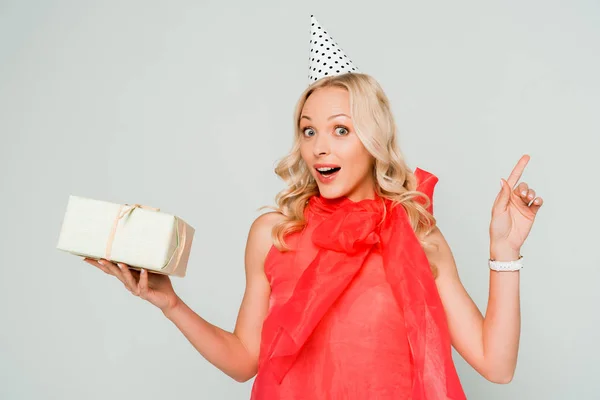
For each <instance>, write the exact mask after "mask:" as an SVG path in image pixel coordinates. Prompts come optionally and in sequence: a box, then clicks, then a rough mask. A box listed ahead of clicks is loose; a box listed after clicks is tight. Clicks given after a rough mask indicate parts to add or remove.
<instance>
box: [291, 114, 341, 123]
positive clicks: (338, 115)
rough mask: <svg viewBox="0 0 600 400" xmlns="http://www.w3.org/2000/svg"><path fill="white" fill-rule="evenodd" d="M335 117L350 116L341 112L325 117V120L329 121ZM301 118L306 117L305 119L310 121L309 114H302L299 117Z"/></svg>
mask: <svg viewBox="0 0 600 400" xmlns="http://www.w3.org/2000/svg"><path fill="white" fill-rule="evenodd" d="M336 117H346V118H348V119H350V117H349V116H348V115H346V114H344V113H342V114H335V115H332V116H331V117H329V118H327V120H328V121H329V120H330V119H334V118H336ZM302 118H306V119H307V120H309V121H311V119H310V117H309V116H306V115H303V116H301V117H300V119H302Z"/></svg>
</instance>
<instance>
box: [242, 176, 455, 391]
mask: <svg viewBox="0 0 600 400" xmlns="http://www.w3.org/2000/svg"><path fill="white" fill-rule="evenodd" d="M415 174H416V175H417V177H418V178H420V179H419V181H420V182H421V184H420V185H419V190H420V191H423V192H425V193H427V194H428V195H429V196H430V198H432V194H433V187H434V185H435V183H436V182H437V177H435V176H434V175H431V174H429V173H426V172H425V171H423V170H420V169H417V170H416V171H415ZM424 178H425V179H424ZM426 178H433V179H429V180H427V179H426ZM425 181H427V184H422V183H423V182H425ZM381 204H386V206H389V204H390V203H389V202H388V203H383V201H382V199H375V200H363V201H361V202H358V203H354V202H352V201H351V200H349V199H347V198H342V199H335V200H328V199H324V198H322V197H320V196H315V197H313V198H311V199H310V201H309V204H308V205H307V207H306V210H305V217H306V220H307V225H306V227H305V228H304V229H303V230H302V231H301V232H296V233H294V234H291V235H288V236H287V237H286V242H287V243H288V244H289V245H290V247H291V248H292V249H294V250H293V251H289V252H284V253H282V252H280V251H278V250H277V249H276V248H275V247H272V248H271V250H270V251H269V253H268V255H267V257H266V260H265V265H264V268H265V274H266V276H267V278H268V280H269V282H270V285H271V296H270V303H269V312H268V315H267V317H266V319H265V322H264V324H263V329H262V339H261V349H260V356H259V368H258V374H257V376H256V378H255V381H254V385H253V387H252V400H263V399H265V400H277V399H281V400H291V399H382V400H385V399H395V400H398V399H414V400H416V399H464V398H465V397H464V393H463V392H462V388H461V387H460V382H459V381H458V376H457V375H456V372H455V370H454V365H453V364H452V362H451V357H449V354H450V343H449V336H448V331H447V326H445V325H444V324H445V319H444V318H445V317H443V315H442V314H443V310H442V311H441V313H442V314H440V309H441V302H440V299H439V295H438V294H437V290H436V289H435V283H434V281H433V277H432V276H431V273H430V272H429V270H428V271H421V272H420V273H421V275H420V276H421V277H423V276H424V277H426V278H425V284H424V283H423V282H420V281H417V280H418V279H421V280H423V278H415V280H413V281H412V286H411V288H409V287H408V286H403V285H406V284H409V285H410V284H411V283H410V282H411V281H410V279H408V278H406V279H405V278H402V277H399V275H398V274H399V273H401V272H402V271H403V269H402V268H394V269H386V265H385V264H386V263H385V262H384V260H386V259H390V258H391V259H393V260H396V259H397V261H398V262H399V263H402V260H403V259H404V258H402V257H400V256H399V254H400V253H398V250H397V249H396V250H394V249H390V250H388V249H387V248H386V243H387V242H390V243H391V239H390V238H391V237H392V236H391V235H395V236H394V237H396V238H397V237H398V235H400V236H402V235H403V239H402V243H404V245H405V246H406V247H410V249H409V250H410V251H409V252H407V251H406V250H407V249H403V253H402V254H408V256H409V257H410V259H415V258H416V259H419V260H420V263H419V264H411V263H406V264H407V266H408V264H411V265H410V267H409V268H413V269H418V268H420V269H421V270H422V269H423V268H427V269H429V268H430V267H429V264H428V263H427V264H424V263H423V260H426V258H423V257H424V252H422V249H421V248H420V247H419V249H418V250H415V249H416V248H415V247H414V246H415V243H416V246H420V245H418V242H415V241H414V240H415V239H416V237H415V236H414V232H413V233H412V240H409V239H408V238H411V236H410V233H408V234H407V231H406V229H411V228H410V227H408V228H407V226H408V225H407V224H406V223H405V224H401V223H400V222H401V221H402V220H398V221H392V219H391V218H388V220H389V221H390V222H389V224H388V225H387V227H386V226H385V225H384V226H383V227H381V226H380V225H379V224H378V223H379V222H380V221H381V219H382V218H381V217H382V215H383V214H382V210H384V209H385V210H387V211H386V212H388V213H390V210H389V209H388V208H387V207H386V206H384V207H383V208H382V207H381V206H380V205H381ZM357 207H358V208H357ZM399 207H401V206H399ZM429 210H430V211H432V210H433V209H432V207H430V209H429ZM396 214H399V215H404V219H403V220H404V221H407V219H406V214H405V213H404V214H403V213H402V211H398V212H396ZM390 215H391V213H390ZM402 226H403V227H404V229H400V227H402ZM411 232H412V229H411ZM396 244H397V242H396ZM390 247H392V246H390ZM394 247H397V246H394ZM386 251H387V253H386ZM390 254H391V255H390ZM386 257H389V258H386ZM407 260H408V259H407ZM388 264H389V263H388ZM392 271H395V272H392ZM402 273H404V274H405V275H406V274H407V273H406V271H403V272H402ZM415 276H416V275H415ZM427 276H429V277H427ZM415 283H416V284H417V285H416V286H418V288H417V289H415V288H414V286H415V285H414V284H415ZM432 285H433V286H432ZM399 291H403V293H404V294H402V295H400V294H399V293H398V292H399ZM426 291H428V292H429V293H427V296H426V297H425V296H424V295H423V294H422V293H423V292H426ZM432 291H435V293H433V292H432ZM411 292H412V293H416V295H410V293H411ZM410 296H412V297H410ZM421 299H423V300H422V301H421ZM424 303H427V304H429V303H431V304H433V308H432V309H434V308H435V307H437V311H434V312H437V313H438V315H437V320H436V321H434V319H433V317H429V314H428V313H427V312H425V313H423V311H428V308H427V307H428V306H424V305H423V304H424ZM415 304H417V306H416V307H415ZM415 310H417V311H416V312H415ZM405 313H406V315H407V316H408V318H407V319H405ZM432 330H433V331H435V332H434V334H433V335H430V332H429V331H432ZM409 333H410V335H409ZM440 333H441V335H440ZM430 339H431V340H430ZM411 340H412V341H413V345H412V346H413V347H414V349H415V350H414V351H415V352H416V354H413V351H411ZM415 360H416V362H417V368H415ZM448 360H450V361H448ZM434 364H435V365H434ZM450 364H451V365H450ZM432 365H433V366H432Z"/></svg>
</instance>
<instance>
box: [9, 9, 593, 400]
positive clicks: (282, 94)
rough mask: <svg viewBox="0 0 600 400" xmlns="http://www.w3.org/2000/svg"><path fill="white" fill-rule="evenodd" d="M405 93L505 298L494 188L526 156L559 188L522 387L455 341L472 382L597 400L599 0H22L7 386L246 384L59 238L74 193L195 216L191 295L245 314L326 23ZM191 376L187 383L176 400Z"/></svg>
mask: <svg viewBox="0 0 600 400" xmlns="http://www.w3.org/2000/svg"><path fill="white" fill-rule="evenodd" d="M311 13H314V14H315V15H316V17H317V18H318V19H319V20H320V22H321V23H322V24H323V26H324V27H325V29H327V30H328V32H329V33H330V34H331V35H332V36H333V37H334V39H335V40H336V41H337V42H338V43H339V44H340V45H341V47H342V48H343V49H344V50H345V51H346V53H347V54H348V56H349V57H350V58H351V59H352V60H353V61H354V62H355V63H356V64H357V66H358V67H359V68H360V69H361V70H362V71H364V72H368V73H370V74H372V75H373V76H374V77H376V78H377V79H378V80H379V81H380V83H381V84H382V85H383V87H384V89H385V90H386V93H387V94H388V96H389V97H390V99H391V102H392V105H393V110H394V114H395V116H396V118H397V122H398V126H399V131H400V132H399V134H400V143H401V147H402V151H403V152H404V154H405V155H406V157H407V160H408V162H409V165H410V166H411V167H412V168H415V167H417V166H418V167H421V168H423V169H426V170H428V171H430V172H433V173H435V174H436V175H437V176H438V177H439V178H440V182H439V183H438V186H437V187H436V193H435V200H434V201H435V204H436V216H437V218H438V222H439V226H440V228H441V229H442V232H443V233H444V234H445V236H446V238H447V240H448V241H449V243H450V245H451V247H452V249H453V252H454V255H455V258H456V261H457V265H458V268H459V273H460V275H461V278H462V280H463V283H464V285H465V287H466V288H467V290H468V291H469V293H470V294H471V296H472V297H473V299H474V301H475V302H476V303H477V305H478V306H479V307H480V309H481V310H482V311H485V307H486V304H487V290H488V276H489V272H488V267H487V264H486V261H487V258H488V245H489V243H488V242H489V236H488V226H489V220H490V210H491V206H492V202H493V200H494V198H495V196H496V194H497V193H498V190H499V188H500V186H499V181H500V177H507V176H508V174H509V173H510V171H511V170H512V168H513V166H514V165H515V163H516V162H517V161H518V159H519V157H520V156H521V155H522V154H529V155H531V161H530V163H529V165H528V167H527V169H526V171H525V174H524V176H523V179H522V180H523V181H525V182H527V183H528V184H530V186H531V187H533V188H534V189H535V190H536V191H537V193H538V194H539V195H540V196H542V197H543V198H544V199H545V205H544V206H543V207H542V210H541V211H540V213H539V215H538V218H537V220H536V223H535V225H534V227H533V230H532V233H531V235H530V237H529V239H528V240H527V242H526V244H525V246H524V248H523V254H524V256H525V262H526V266H525V269H524V270H523V271H522V273H521V279H522V280H521V282H522V287H521V293H522V297H521V301H522V318H523V324H522V336H521V348H520V356H519V363H518V367H517V371H516V376H515V378H514V380H513V382H512V383H511V384H509V385H496V384H493V383H490V382H488V381H486V380H485V379H483V378H482V377H480V376H479V375H478V374H477V373H476V372H475V371H474V370H472V369H471V368H470V367H469V366H468V365H467V364H466V363H465V362H464V361H463V360H462V359H461V358H460V356H459V355H458V354H457V353H455V360H456V364H457V367H458V370H459V374H460V377H461V380H462V383H463V385H464V388H465V391H466V393H467V395H468V397H469V398H470V399H593V398H599V397H600V383H599V380H598V379H597V373H598V360H599V358H600V357H599V356H600V348H599V344H598V340H597V338H598V328H599V326H600V317H599V315H600V313H598V309H597V306H598V304H599V300H600V296H599V295H598V291H597V287H598V282H599V280H600V272H599V270H600V269H599V268H598V267H600V256H599V255H598V251H597V250H598V238H599V235H598V222H600V221H599V218H598V208H597V206H596V204H597V201H598V200H597V199H598V195H599V194H600V191H599V189H598V184H597V179H598V172H599V171H600V162H599V161H598V155H597V152H598V149H599V144H600V140H599V139H598V134H599V128H600V123H599V120H598V109H599V108H600V107H599V106H600V91H599V90H600V78H599V75H598V71H600V51H599V50H600V5H599V3H598V2H597V1H592V0H590V1H570V2H567V1H563V2H559V1H508V2H507V1H502V2H500V1H498V2H478V1H465V0H459V1H454V2H444V1H430V2H408V1H396V2H392V1H389V2H381V1H369V2H357V1H344V2H342V1H337V2H333V1H332V2H318V1H304V2H275V1H272V2H268V1H251V2H247V1H236V2H233V1H221V2H217V1H171V2H166V1H162V2H159V1H137V2H135V1H104V2H100V1H96V2H91V1H6V0H2V1H0V134H1V139H2V140H1V146H0V157H1V158H0V167H1V172H0V184H1V186H0V187H1V188H2V196H1V197H0V206H1V210H2V214H1V217H2V219H1V223H0V239H1V240H0V246H1V247H0V257H1V267H0V324H1V325H0V398H2V399H106V398H118V399H125V398H129V399H131V398H140V399H141V398H144V399H165V398H172V397H173V396H174V397H176V398H178V399H244V398H248V397H249V393H250V389H251V385H252V382H253V381H250V382H247V383H244V384H240V383H236V382H235V381H233V380H232V379H230V378H229V377H227V376H226V375H224V374H223V373H222V372H220V371H219V370H217V369H216V368H214V367H213V366H212V365H210V364H209V363H208V362H207V361H205V360H204V359H203V358H202V357H201V356H200V355H199V354H198V353H196V352H195V350H194V349H193V348H192V346H191V345H190V344H189V343H188V342H187V340H186V339H185V338H184V337H183V335H181V333H180V332H179V331H178V330H177V329H176V328H175V326H174V325H172V324H171V323H170V322H169V321H168V320H166V319H165V318H164V317H163V316H162V314H161V313H160V311H158V310H157V309H155V308H154V307H153V306H151V305H149V304H148V303H145V302H144V301H142V300H140V299H138V298H135V297H133V296H132V295H130V294H129V292H127V291H126V290H125V289H124V288H123V286H122V285H121V284H120V282H118V281H117V280H116V279H115V278H112V277H109V276H106V275H104V274H103V273H102V272H100V271H99V270H96V269H94V268H93V267H91V266H89V265H88V264H85V263H83V262H82V261H81V260H80V259H79V258H77V257H75V256H70V255H68V254H66V253H63V252H60V251H58V250H56V249H55V245H56V242H57V239H58V232H59V229H60V225H61V222H62V217H63V213H64V210H65V207H66V202H67V199H68V196H69V194H76V195H81V196H87V197H93V198H98V199H103V200H108V201H114V202H118V203H142V204H146V205H150V206H153V207H160V208H161V209H162V210H164V211H167V212H171V213H174V214H176V215H179V216H181V217H182V218H184V219H185V220H186V221H188V222H189V223H190V224H192V225H193V226H194V227H195V228H196V236H195V239H194V246H193V250H192V255H191V259H190V265H189V269H188V271H189V273H188V276H187V277H186V278H184V279H178V278H174V279H173V282H174V286H175V288H176V291H177V292H178V294H179V295H180V296H181V297H182V298H183V299H184V301H185V302H187V304H189V305H190V306H191V307H192V308H193V309H194V310H195V311H196V312H198V313H199V314H200V315H201V316H203V317H204V318H206V319H207V320H209V321H210V322H212V323H214V324H216V325H218V326H220V327H222V328H224V329H228V330H232V329H233V327H234V323H235V318H236V316H237V312H238V307H239V304H240V301H241V299H242V295H243V290H244V267H243V252H244V245H245V240H246V235H247V232H248V229H249V226H250V224H251V222H252V221H253V220H254V218H256V217H257V216H258V215H259V212H258V211H257V208H258V207H260V206H262V205H265V204H272V202H273V199H274V196H275V194H276V193H277V191H279V190H280V189H281V188H282V187H283V184H282V182H280V181H279V180H278V178H277V177H276V176H275V174H274V173H273V167H274V165H275V162H276V161H277V160H278V159H279V158H280V157H282V156H283V155H284V154H286V153H287V151H288V150H289V148H290V145H291V143H292V112H293V107H294V104H295V102H296V100H297V97H298V95H299V94H300V93H301V92H302V90H303V89H304V88H305V87H306V84H307V65H308V64H307V57H308V49H309V47H308V45H309V44H308V40H309V38H308V36H309V33H308V32H309V16H310V14H311ZM175 393H176V395H174V394H175Z"/></svg>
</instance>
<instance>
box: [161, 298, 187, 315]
mask: <svg viewBox="0 0 600 400" xmlns="http://www.w3.org/2000/svg"><path fill="white" fill-rule="evenodd" d="M182 304H183V302H182V301H181V299H180V298H179V296H177V295H175V296H174V297H173V298H172V299H171V300H170V301H169V302H168V305H167V306H166V307H165V308H163V309H161V311H162V313H163V314H164V316H165V317H167V318H168V319H171V316H172V315H173V313H174V312H175V311H176V310H177V309H179V308H180V307H181V305H182Z"/></svg>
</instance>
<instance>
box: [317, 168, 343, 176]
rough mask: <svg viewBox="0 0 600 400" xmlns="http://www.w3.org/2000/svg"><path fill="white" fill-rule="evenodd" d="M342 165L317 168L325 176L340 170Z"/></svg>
mask: <svg viewBox="0 0 600 400" xmlns="http://www.w3.org/2000/svg"><path fill="white" fill-rule="evenodd" d="M340 169H342V168H341V167H325V168H317V172H318V173H319V174H321V175H323V176H330V175H333V174H335V173H336V172H338V171H339V170H340Z"/></svg>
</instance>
